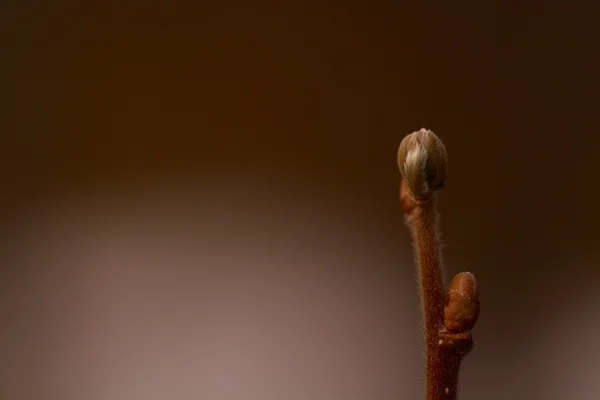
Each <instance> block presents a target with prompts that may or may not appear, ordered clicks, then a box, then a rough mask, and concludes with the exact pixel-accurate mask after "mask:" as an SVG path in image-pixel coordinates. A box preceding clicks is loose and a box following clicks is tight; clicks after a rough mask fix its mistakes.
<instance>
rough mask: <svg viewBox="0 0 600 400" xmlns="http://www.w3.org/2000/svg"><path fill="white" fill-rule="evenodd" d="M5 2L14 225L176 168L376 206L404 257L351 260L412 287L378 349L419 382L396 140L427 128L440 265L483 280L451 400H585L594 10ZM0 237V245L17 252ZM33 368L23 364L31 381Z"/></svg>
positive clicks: (355, 209) (1, 178) (592, 248)
mask: <svg viewBox="0 0 600 400" xmlns="http://www.w3.org/2000/svg"><path fill="white" fill-rule="evenodd" d="M5 3H6V4H3V5H2V6H1V11H0V15H1V17H0V18H1V20H0V26H1V28H0V34H1V37H2V39H0V40H1V42H2V50H3V57H2V65H1V67H0V68H1V70H2V78H0V79H1V80H2V82H3V84H2V87H3V94H4V96H2V99H3V105H2V111H1V112H0V115H1V118H0V119H1V121H2V122H1V123H0V127H1V132H2V133H1V134H0V160H1V161H0V166H1V168H0V206H1V209H0V211H1V212H2V215H3V218H4V220H5V221H6V223H5V224H4V231H5V233H7V234H9V235H10V234H12V233H13V232H14V231H15V230H18V229H21V228H20V227H21V225H23V224H24V222H22V221H23V218H24V217H23V215H28V213H30V210H32V209H37V208H39V204H45V202H49V201H50V200H48V199H56V198H63V197H69V198H79V197H86V198H89V197H94V196H99V197H102V198H106V197H110V196H112V195H115V196H117V194H118V193H122V192H123V191H124V190H125V188H128V187H129V188H130V187H137V186H143V187H152V186H153V185H165V184H167V185H168V184H169V182H173V181H177V182H181V181H184V182H188V188H191V189H190V190H191V191H192V192H194V193H196V194H197V193H198V191H202V190H207V189H206V185H208V182H213V183H214V182H219V181H225V180H232V181H238V180H239V181H244V182H254V181H255V180H260V181H261V182H266V183H265V184H264V185H265V187H267V188H268V193H272V194H273V195H272V197H271V201H270V202H271V203H273V204H274V203H277V202H279V201H282V200H281V199H280V197H279V194H281V193H282V192H285V193H287V194H288V195H289V197H290V198H296V199H300V200H299V201H300V202H302V200H301V199H304V198H310V199H311V200H310V201H312V202H314V203H315V204H317V203H321V202H322V203H323V204H330V205H331V207H332V208H338V209H342V210H345V212H346V214H345V215H348V216H351V217H348V218H350V219H351V218H355V217H356V216H360V217H356V218H360V219H361V220H363V219H364V220H367V222H365V224H367V223H368V224H369V226H372V227H373V228H372V229H373V232H374V233H373V235H372V236H371V239H372V240H374V241H380V242H382V243H384V244H385V245H383V247H385V249H387V250H386V251H387V253H386V254H385V255H384V256H382V257H383V258H386V257H387V258H386V260H394V262H393V263H390V265H387V264H385V263H384V264H385V265H382V266H381V267H378V264H377V263H376V262H373V263H372V264H369V263H368V262H367V263H365V265H364V266H363V268H364V271H363V273H364V274H365V275H367V276H375V277H377V278H378V279H381V282H387V283H385V284H384V283H382V285H388V286H385V287H386V288H387V289H386V290H389V292H390V293H393V292H394V290H395V289H397V290H399V291H400V290H406V291H407V292H406V293H407V294H406V298H407V299H408V300H406V301H409V302H410V303H409V307H408V310H409V311H407V313H408V314H406V315H407V317H406V318H404V317H400V316H398V320H397V321H395V325H394V326H396V329H400V328H399V327H402V326H406V325H411V324H413V325H414V326H413V327H411V328H410V333H408V334H407V337H408V339H407V340H408V341H410V342H409V343H398V344H397V346H398V347H397V348H396V349H395V350H390V352H394V351H395V352H396V353H394V357H399V358H402V357H405V358H407V359H410V363H412V364H411V365H414V369H415V371H414V372H412V375H411V377H412V379H413V380H414V378H415V377H419V376H420V375H419V374H420V371H421V369H420V368H421V365H419V362H421V358H420V354H419V353H418V350H417V351H416V352H415V351H414V350H411V353H410V354H409V355H406V354H404V355H403V353H402V351H403V350H402V349H403V348H405V347H417V348H418V345H419V341H418V340H419V338H418V315H417V312H416V310H417V307H418V299H417V297H416V295H415V293H416V288H413V287H412V281H410V282H409V283H410V285H408V287H407V288H406V285H405V286H402V285H401V284H400V283H399V282H400V281H402V280H406V279H408V280H411V279H413V275H414V271H413V269H414V267H413V266H412V264H411V263H410V261H411V258H410V255H409V254H410V253H409V247H408V243H409V242H408V241H409V237H408V232H407V230H406V228H405V227H404V226H403V223H402V216H401V214H400V208H399V204H398V199H397V194H398V185H399V176H398V172H397V167H396V164H395V162H396V161H395V157H396V149H397V146H398V144H399V143H400V141H401V139H402V137H403V136H404V135H406V134H408V133H410V132H412V131H414V130H417V129H420V128H421V127H426V128H429V129H432V130H433V131H434V132H436V133H437V134H438V135H439V136H440V137H441V138H442V139H443V140H444V143H445V144H446V146H447V149H448V153H449V160H450V167H449V174H450V176H449V180H448V183H447V188H446V189H445V190H444V192H443V194H442V196H441V202H440V210H441V212H442V215H443V218H442V226H443V231H444V238H445V242H446V248H445V259H446V261H447V264H448V272H449V273H451V274H454V273H456V272H459V271H461V270H471V271H473V272H474V273H475V274H476V276H478V277H479V280H480V284H481V297H482V311H481V313H482V316H481V320H480V323H479V325H478V326H477V328H476V339H477V343H478V347H477V349H476V351H475V352H474V353H473V354H472V355H471V356H469V358H468V360H467V361H466V363H465V368H464V370H463V385H462V389H461V390H462V393H463V399H465V400H468V399H475V398H486V399H508V398H511V399H519V398H523V399H525V398H546V399H592V398H596V397H595V396H596V395H597V393H598V390H600V386H598V385H599V384H598V380H597V379H594V378H593V376H594V374H595V372H594V371H598V370H600V366H599V365H598V360H599V359H600V347H599V346H598V341H597V340H596V343H593V340H595V339H594V334H593V333H592V332H593V331H595V330H596V329H597V328H598V327H599V325H598V318H597V316H596V315H597V310H598V307H600V296H599V295H598V287H599V286H598V283H597V282H598V278H600V269H599V268H598V265H599V264H598V261H599V259H600V253H599V252H598V239H599V236H600V229H599V227H600V212H599V211H598V210H599V208H598V207H597V204H598V202H599V201H600V197H599V195H598V194H597V193H598V192H597V190H596V187H595V183H596V181H597V180H598V179H599V178H600V170H599V168H598V161H597V157H598V156H599V155H600V150H599V149H600V140H599V139H598V128H599V123H598V111H600V110H599V99H600V97H599V96H600V93H599V85H598V83H599V82H598V79H599V78H598V76H599V74H598V71H600V65H599V56H598V54H599V53H598V48H599V47H600V41H599V38H600V25H599V24H598V22H597V21H598V15H599V14H598V10H597V9H596V8H597V7H596V6H595V5H594V4H593V2H583V1H579V2H575V3H574V2H564V1H546V2H523V3H521V4H520V5H519V6H514V5H511V4H510V3H502V2H493V1H486V2H476V1H467V2H451V3H448V4H445V5H438V4H430V3H429V2H427V3H426V2H418V3H419V5H413V6H407V5H405V3H406V2H402V1H393V2H392V1H382V2H369V1H344V2H341V1H340V2H323V1H305V2H272V3H271V4H269V3H267V2H256V1H253V2H240V4H235V3H233V2H224V3H219V4H222V5H208V4H207V5H193V6H190V5H187V4H177V3H178V2H164V1H163V2H155V1H150V2H136V3H132V2H116V3H115V4H111V3H108V2H107V3H101V4H95V3H90V2H83V3H82V4H81V5H76V4H73V5H67V4H62V3H60V4H58V3H56V2H43V3H42V2H31V1H29V2H19V3H18V4H16V3H14V4H10V3H9V2H5ZM200 3H203V2H200ZM440 3H441V2H440ZM245 190H247V191H253V190H256V191H261V190H265V189H264V188H255V187H253V185H252V184H248V186H247V187H246V188H245ZM223 196H225V194H224V195H223ZM269 196H270V195H269ZM228 201H231V202H232V204H233V205H232V207H239V208H242V209H244V207H245V206H247V204H246V203H245V200H244V199H243V198H238V199H237V200H236V199H231V198H229V199H228ZM236 201H238V202H239V204H237V203H236ZM307 201H308V200H307ZM265 202H266V203H269V201H267V200H265ZM236 204H237V205H236ZM132 207H134V208H135V207H136V206H132ZM248 212H249V213H251V212H252V211H251V210H250V211H248ZM59 225H60V223H59ZM257 229H259V228H257ZM260 229H262V228H260ZM8 237H9V236H8V235H7V240H6V241H5V245H4V246H3V247H14V243H15V242H14V240H16V239H14V238H13V241H10V240H9V239H8ZM21 245H22V243H21ZM396 252H397V253H398V254H403V257H404V258H400V257H399V256H397V255H396V254H397V253H396ZM401 259H402V260H407V262H406V263H400V262H399V260H401ZM20 268H21V267H19V264H18V263H6V264H5V265H3V266H2V269H3V276H4V277H5V278H6V279H4V284H3V287H5V288H10V287H11V285H13V284H16V283H15V282H20V279H21V278H19V277H21V275H24V273H23V272H22V271H21V269H20ZM39 268H42V267H39ZM357 268H358V267H357ZM396 268H397V270H396ZM398 270H402V271H398ZM33 271H36V270H35V269H33ZM22 279H25V278H22ZM394 284H397V285H398V286H397V287H396V288H394V287H392V286H393V285H394ZM403 285H404V284H403ZM373 290H374V292H377V289H376V285H375V289H373ZM11 293H12V291H10V290H8V291H7V292H5V294H4V295H3V296H4V299H5V301H6V303H10V302H11V299H12V297H11V296H13V295H12V294H11ZM14 296H16V295H14ZM31 296H34V297H35V294H32V295H31ZM397 300H399V298H398V299H397ZM7 307H8V306H7ZM374 307H375V306H374ZM9 308H10V307H9ZM410 310H412V311H410ZM578 311H581V315H580V316H579V317H576V316H577V315H579V314H577V312H578ZM392 314H393V313H390V315H392ZM574 315H575V316H574ZM565 318H569V319H565ZM562 326H566V328H562ZM559 328H560V329H559ZM586 331H589V332H590V334H589V335H587V336H586V335H585V332H586ZM575 332H576V333H575ZM569 335H572V336H569ZM356 343H357V345H358V346H360V343H361V342H360V341H358V340H357V342H356ZM390 343H393V341H392V342H390ZM413 343H414V345H413ZM586 343H587V344H586ZM392 345H393V344H390V346H392ZM365 346H367V345H365ZM573 346H574V347H576V348H577V349H579V350H580V352H577V351H579V350H577V351H575V352H569V349H570V348H571V347H573ZM577 346H578V347H577ZM557 349H558V350H557ZM382 351H383V350H382ZM573 354H580V356H574V355H573ZM569 357H571V358H569ZM0 358H1V357H0ZM32 360H35V357H33V358H32ZM355 361H356V360H355ZM32 363H34V361H32ZM594 363H595V364H594ZM27 371H30V370H27ZM31 371H34V370H33V369H32V370H31ZM31 371H30V372H29V375H28V374H27V373H24V375H20V378H21V379H23V381H24V382H26V381H29V382H36V379H37V378H36V376H37V375H35V374H36V372H31ZM36 371H37V370H36ZM400 373H401V371H400V370H399V372H398V374H400ZM233 379H234V378H233ZM340 379H341V378H340ZM382 379H383V381H382V383H381V386H380V387H386V388H387V389H385V390H383V389H381V390H383V391H381V392H378V393H376V394H377V396H379V397H378V398H380V399H388V398H389V399H392V398H398V397H397V396H399V394H400V393H412V394H414V395H417V396H418V395H420V390H421V386H419V385H420V383H419V382H417V383H416V385H417V386H416V389H414V390H413V389H411V390H413V391H412V392H411V391H410V390H408V391H406V392H403V391H402V390H403V389H402V386H403V385H413V386H414V385H415V382H414V381H410V380H408V379H407V380H406V381H405V380H403V378H402V376H398V377H397V381H396V380H395V378H394V377H393V376H392V375H390V376H389V377H387V378H382ZM359 380H360V379H359ZM340 382H341V381H340ZM32 385H33V384H32ZM340 385H341V383H340ZM373 385H374V387H378V386H377V384H376V383H374V384H373ZM394 385H396V386H394ZM586 385H587V386H586ZM33 386H35V385H33ZM17 387H18V385H16V386H15V388H17ZM40 387H41V386H40ZM44 387H51V386H44ZM394 388H395V389H394ZM565 388H568V390H566V389H565ZM11 390H12V389H11ZM14 390H15V391H14V392H10V393H11V394H12V397H7V398H14V399H18V398H19V397H18V395H17V394H16V393H20V392H18V391H17V389H14ZM44 390H47V391H48V392H46V393H50V390H51V389H44ZM394 390H395V391H394ZM560 390H564V392H561V391H560ZM40 391H41V392H40V393H41V394H44V391H43V390H42V389H40ZM594 392H595V394H594ZM57 393H58V392H57ZM61 393H62V392H61ZM282 393H284V392H282ZM15 396H17V397H15ZM63 396H64V394H63ZM233 396H234V395H230V396H229V397H227V398H233ZM264 396H265V397H263V399H264V398H266V399H270V397H268V396H267V395H264ZM298 396H299V397H298V399H302V398H303V397H302V396H300V395H298ZM307 396H308V395H307ZM311 396H313V397H310V396H309V397H310V398H316V397H314V396H315V395H314V394H312V395H311ZM117 397H118V396H117ZM309 397H305V398H309ZM23 398H24V397H23ZM39 398H44V397H43V396H42V397H39ZM63 398H65V397H63ZM112 398H116V397H112ZM220 398H224V397H220ZM240 398H243V396H242V397H240ZM247 398H248V397H247ZM334 398H337V397H335V396H334V395H332V396H331V397H329V399H328V400H333V399H334ZM364 398H365V399H367V398H369V397H368V396H367V397H364ZM214 399H215V400H216V399H217V396H215V397H214ZM207 400H210V399H209V398H207Z"/></svg>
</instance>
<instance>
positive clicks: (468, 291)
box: [444, 272, 479, 333]
mask: <svg viewBox="0 0 600 400" xmlns="http://www.w3.org/2000/svg"><path fill="white" fill-rule="evenodd" d="M478 317H479V287H478V285H477V280H476V279H475V275H473V274H472V273H470V272H461V273H460V274H457V275H456V276H455V277H454V278H453V279H452V281H451V282H450V285H449V286H448V294H447V295H446V307H445V309H444V325H445V327H446V329H447V330H448V331H450V332H452V333H463V332H468V331H469V330H471V329H472V328H473V326H474V325H475V323H476V322H477V318H478Z"/></svg>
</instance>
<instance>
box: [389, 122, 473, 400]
mask: <svg viewBox="0 0 600 400" xmlns="http://www.w3.org/2000/svg"><path fill="white" fill-rule="evenodd" d="M447 164H448V161H447V155H446V149H445V147H444V144H443V143H442V141H441V140H440V139H439V138H438V137H437V136H436V135H435V134H434V133H433V132H431V131H428V130H426V129H421V130H420V131H417V132H414V133H412V134H410V135H408V136H406V137H405V138H404V140H403V141H402V143H401V144H400V148H399V150H398V166H399V169H400V174H401V175H402V182H401V186H400V200H401V204H402V210H403V211H404V214H405V219H406V223H407V225H408V226H409V228H410V230H411V234H412V238H413V246H414V251H415V254H416V258H417V263H418V270H419V285H420V290H421V297H422V311H423V314H424V315H423V317H424V318H423V319H424V325H425V345H426V358H427V376H426V384H427V390H426V394H427V397H426V399H427V400H442V399H444V400H455V399H456V394H457V386H458V375H459V369H460V363H461V361H462V359H463V358H464V356H465V355H467V353H468V352H469V351H470V350H471V349H472V348H473V339H472V336H471V332H470V330H471V329H472V328H473V326H474V325H475V322H477V318H478V316H479V293H478V286H477V281H476V280H475V276H473V274H471V273H470V272H462V273H460V274H457V275H456V276H455V277H454V279H452V281H451V282H450V284H449V287H448V292H447V293H446V292H445V290H444V283H443V270H442V263H441V254H440V239H439V236H440V235H439V230H438V221H437V220H438V215H437V211H436V208H435V200H436V192H437V191H438V190H440V189H442V188H443V187H444V181H445V179H446V175H447ZM445 293H446V294H445Z"/></svg>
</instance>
